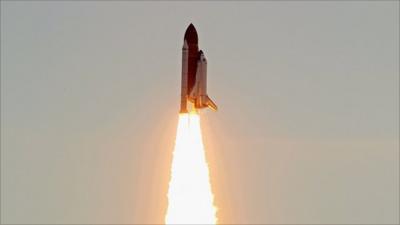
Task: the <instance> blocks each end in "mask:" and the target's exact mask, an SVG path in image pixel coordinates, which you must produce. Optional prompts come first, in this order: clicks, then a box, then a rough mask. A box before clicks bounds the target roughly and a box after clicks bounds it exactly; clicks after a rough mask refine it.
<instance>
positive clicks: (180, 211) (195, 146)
mask: <svg viewBox="0 0 400 225" xmlns="http://www.w3.org/2000/svg"><path fill="white" fill-rule="evenodd" d="M213 198H214V197H213V194H212V192H211V185H210V178H209V171H208V165H207V162H206V158H205V152H204V146H203V140H202V136H201V129H200V116H199V115H198V114H197V113H190V114H180V115H179V124H178V129H177V134H176V141H175V149H174V153H173V161H172V168H171V180H170V183H169V191H168V209H167V215H166V217H165V223H166V224H216V222H217V219H216V217H215V213H216V208H215V207H214V205H213Z"/></svg>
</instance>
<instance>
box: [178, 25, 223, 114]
mask: <svg viewBox="0 0 400 225" xmlns="http://www.w3.org/2000/svg"><path fill="white" fill-rule="evenodd" d="M188 106H189V107H190V108H191V109H192V110H193V109H194V110H195V111H197V110H199V109H203V108H207V107H208V108H211V109H212V110H214V111H216V110H217V105H216V104H215V103H214V102H213V101H212V100H211V99H210V98H209V97H208V95H207V60H206V57H205V56H204V53H203V51H201V50H199V45H198V36H197V31H196V28H195V27H194V26H193V24H190V25H189V26H188V28H187V29H186V32H185V37H184V40H183V47H182V84H181V107H180V111H179V112H180V113H187V112H188V111H189V110H190V109H189V108H188Z"/></svg>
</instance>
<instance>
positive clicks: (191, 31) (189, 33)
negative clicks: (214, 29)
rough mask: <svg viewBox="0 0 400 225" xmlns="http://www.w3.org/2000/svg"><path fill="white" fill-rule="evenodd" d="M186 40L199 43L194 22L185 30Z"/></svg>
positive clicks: (189, 42)
mask: <svg viewBox="0 0 400 225" xmlns="http://www.w3.org/2000/svg"><path fill="white" fill-rule="evenodd" d="M185 40H186V41H187V43H188V44H189V45H190V44H197V42H198V37H197V31H196V28H194V26H193V24H190V25H189V26H188V28H187V29H186V32H185Z"/></svg>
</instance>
